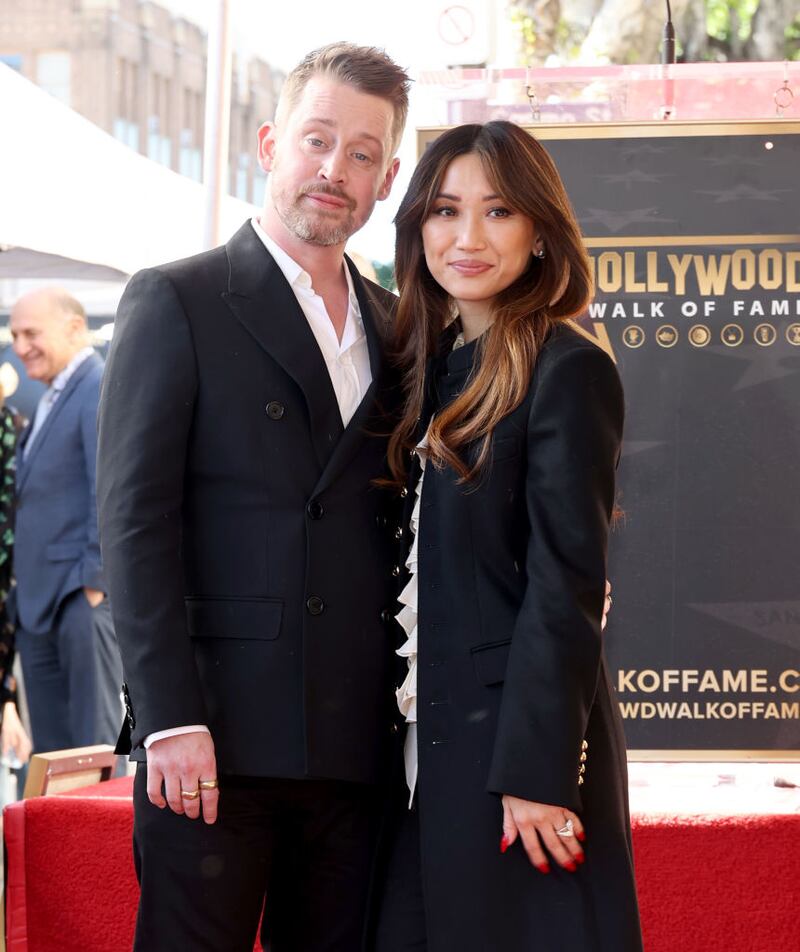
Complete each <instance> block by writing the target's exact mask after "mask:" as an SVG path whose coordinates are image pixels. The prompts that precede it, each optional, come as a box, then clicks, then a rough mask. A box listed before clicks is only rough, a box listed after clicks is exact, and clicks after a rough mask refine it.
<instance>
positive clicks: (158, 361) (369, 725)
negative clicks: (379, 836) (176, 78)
mask: <svg viewBox="0 0 800 952" xmlns="http://www.w3.org/2000/svg"><path fill="white" fill-rule="evenodd" d="M407 90H408V77H407V76H406V74H405V73H404V72H403V71H402V70H401V69H400V68H399V67H397V66H396V64H394V63H393V62H392V61H391V60H389V59H388V57H386V56H385V54H383V53H382V52H380V51H377V50H374V49H368V48H360V47H355V46H352V45H351V44H335V45H334V46H331V47H326V48H325V49H323V50H320V51H317V52H316V53H314V54H311V55H310V56H309V57H307V58H306V60H304V61H303V63H301V64H300V66H298V67H297V68H296V69H295V70H294V71H293V72H292V73H291V74H290V75H289V77H288V78H287V81H286V84H285V86H284V90H283V93H282V97H281V102H280V104H279V107H278V112H277V116H276V120H275V122H274V123H266V124H265V125H264V126H262V128H261V130H260V132H259V159H260V162H261V164H262V166H263V168H264V169H265V170H266V171H268V172H269V173H270V181H269V187H268V189H267V192H268V194H267V197H266V200H265V205H264V209H263V211H262V214H261V216H260V219H258V220H256V219H254V220H253V221H252V222H247V223H246V224H245V225H243V227H242V228H241V229H240V230H239V231H238V232H237V233H236V234H235V235H234V236H233V238H232V239H231V240H230V241H229V242H228V243H227V245H225V246H224V247H221V248H216V249H214V250H212V251H210V252H207V253H205V254H202V255H198V256H196V257H193V258H189V259H186V260H183V261H178V262H174V263H172V264H168V265H164V266H162V267H158V268H153V269H150V270H148V271H144V272H141V273H139V274H137V275H136V276H134V278H133V279H132V280H131V282H130V284H129V285H128V288H127V290H126V292H125V295H124V297H123V299H122V301H121V303H120V308H119V312H118V315H117V322H116V328H115V334H114V340H113V343H112V346H111V351H110V354H109V359H108V365H107V370H106V376H105V380H104V384H103V393H102V400H101V408H100V442H99V469H98V505H99V513H100V526H101V541H102V548H103V556H104V561H105V565H106V568H107V572H108V580H109V588H110V595H111V603H112V606H113V611H114V618H115V622H116V626H117V633H118V638H119V642H120V646H121V650H122V656H123V664H124V670H125V678H126V685H125V689H124V690H125V697H126V706H127V710H128V717H127V721H126V725H125V728H124V729H123V737H122V738H121V744H122V745H123V747H125V748H126V749H131V748H132V751H133V752H132V757H133V758H134V759H136V760H138V761H139V764H138V767H137V775H136V782H135V791H134V805H135V859H136V864H137V871H138V875H139V878H140V883H141V887H142V893H141V901H140V907H139V917H138V921H137V931H136V943H135V948H136V949H137V950H140V952H145V950H146V952H159V950H168V949H169V950H175V949H187V950H188V949H191V950H192V952H200V950H213V952H228V950H230V952H234V950H236V952H240V950H242V952H243V950H248V952H249V950H250V949H251V948H252V944H253V940H254V936H255V933H256V930H257V924H258V920H259V915H260V914H261V910H262V905H263V903H264V897H265V896H266V908H265V910H264V938H265V940H266V941H270V942H271V948H272V949H273V950H274V952H288V950H296V952H323V950H325V952H355V950H357V949H358V947H359V943H360V937H361V930H362V923H363V916H364V909H365V904H366V893H367V886H368V880H369V871H370V864H371V858H372V853H373V843H374V826H375V824H374V819H375V814H376V810H377V805H378V793H377V791H378V789H379V787H378V781H379V779H380V777H381V773H382V768H383V764H384V760H385V758H386V753H387V751H386V748H387V746H389V738H390V724H391V704H392V700H393V698H392V693H391V667H392V649H393V644H392V638H391V637H390V635H389V632H388V630H387V626H386V621H387V620H388V619H389V618H390V617H391V614H390V611H389V609H390V606H391V599H392V594H391V587H392V586H391V581H392V579H391V571H390V562H389V559H390V544H391V543H390V539H389V538H388V534H389V529H388V527H387V525H386V522H387V520H386V518H385V515H384V514H383V500H382V499H381V493H380V491H379V490H377V489H376V488H374V486H373V484H372V481H373V479H374V478H375V477H376V476H378V475H379V473H380V472H381V469H382V461H383V456H384V450H385V446H384V442H383V440H382V439H381V438H379V437H377V436H375V435H374V434H375V431H376V430H377V429H378V421H379V417H380V412H381V404H382V396H383V374H382V364H383V355H382V337H383V336H384V335H385V333H386V329H387V326H388V323H389V321H390V314H391V305H392V301H393V296H392V295H390V294H388V293H387V292H385V291H383V290H382V289H381V288H379V287H378V286H376V285H373V284H371V283H370V282H368V281H365V280H363V279H362V278H361V277H360V276H359V275H358V273H357V271H356V270H355V268H354V267H353V265H352V263H351V262H349V261H348V260H347V259H346V258H345V257H344V245H345V242H346V240H347V239H348V237H349V236H350V235H352V234H353V233H354V232H355V231H356V230H357V229H358V228H360V227H361V226H362V225H363V224H364V223H365V222H366V220H367V219H368V217H369V215H370V213H371V212H372V209H373V206H374V203H375V201H376V200H381V199H384V198H386V197H387V196H388V194H389V191H390V189H391V186H392V182H393V179H394V177H395V174H396V172H397V164H398V163H397V159H396V158H394V156H395V151H396V148H397V145H398V143H399V140H400V136H401V134H402V129H403V125H404V123H405V118H406V113H407Z"/></svg>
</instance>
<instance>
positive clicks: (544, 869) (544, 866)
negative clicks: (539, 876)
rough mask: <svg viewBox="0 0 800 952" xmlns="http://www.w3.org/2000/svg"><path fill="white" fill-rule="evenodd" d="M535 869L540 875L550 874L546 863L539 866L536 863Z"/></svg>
mask: <svg viewBox="0 0 800 952" xmlns="http://www.w3.org/2000/svg"><path fill="white" fill-rule="evenodd" d="M536 868H537V869H538V870H539V872H540V873H549V872H550V866H549V865H548V864H547V863H542V864H541V865H539V864H538V863H537V865H536Z"/></svg>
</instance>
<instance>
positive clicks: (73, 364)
mask: <svg viewBox="0 0 800 952" xmlns="http://www.w3.org/2000/svg"><path fill="white" fill-rule="evenodd" d="M93 353H94V347H84V348H83V349H82V350H79V351H78V353H77V354H75V356H74V357H73V358H72V360H71V361H70V362H69V363H68V364H67V366H66V367H64V369H63V370H62V371H61V372H60V373H57V374H56V375H55V377H53V380H52V381H51V383H50V386H49V387H48V388H47V390H45V392H44V393H43V394H42V395H41V397H40V398H39V402H38V403H37V404H36V414H35V415H34V418H33V426H32V427H31V432H30V434H29V436H28V439H27V440H26V441H25V446H24V447H23V448H22V458H23V459H27V457H28V453H30V450H31V447H32V446H33V441H34V440H35V439H36V437H37V436H38V435H39V431H40V430H41V428H42V427H43V426H44V421H45V420H46V419H47V417H48V416H49V415H50V411H51V410H52V409H53V406H54V404H55V403H56V401H57V400H58V398H59V397H60V396H61V393H62V391H63V389H64V387H66V385H67V384H68V383H69V380H70V377H71V376H72V375H73V374H74V373H75V371H76V370H77V369H78V367H80V365H81V364H82V363H83V362H84V360H87V359H88V358H89V357H91V356H92V354H93Z"/></svg>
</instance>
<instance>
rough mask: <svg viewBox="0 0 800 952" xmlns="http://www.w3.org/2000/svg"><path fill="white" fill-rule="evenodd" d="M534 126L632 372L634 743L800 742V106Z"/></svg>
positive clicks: (624, 538)
mask: <svg viewBox="0 0 800 952" xmlns="http://www.w3.org/2000/svg"><path fill="white" fill-rule="evenodd" d="M438 131H440V130H422V131H421V133H420V143H421V145H424V143H425V142H426V141H430V140H431V139H432V138H434V137H435V135H436V134H438ZM530 131H531V132H532V133H533V134H534V135H536V137H537V138H539V139H540V140H541V141H542V142H543V144H544V145H545V146H546V148H547V149H548V150H549V151H550V153H551V155H552V156H553V158H554V160H555V162H556V165H557V166H558V168H559V171H560V172H561V175H562V178H563V179H564V182H565V184H566V187H567V191H568V193H569V195H570V198H571V199H572V202H573V205H574V206H575V210H576V213H577V216H578V219H579V221H580V223H581V227H582V230H583V234H584V236H585V241H586V245H587V249H588V251H589V254H590V257H591V261H592V267H593V271H594V278H595V284H596V295H595V299H594V301H593V303H592V305H591V307H590V309H589V311H588V312H587V313H586V314H585V315H584V316H583V317H582V319H581V323H582V325H583V326H584V328H585V329H586V330H588V331H589V332H590V333H592V334H593V335H594V336H595V337H596V339H597V340H598V343H600V344H601V346H603V347H604V349H606V350H607V351H608V352H609V353H611V354H612V355H613V356H614V358H615V360H616V361H617V365H618V368H619V371H620V374H621V376H622V379H623V383H624V386H625V392H626V405H627V419H626V428H625V446H624V449H623V458H622V462H621V464H620V468H619V473H618V489H619V496H618V504H619V506H620V508H621V510H622V511H623V514H624V515H623V518H622V519H620V520H619V521H618V525H617V527H616V528H615V529H614V531H613V533H612V538H611V550H610V565H609V577H610V578H611V580H612V583H613V586H614V609H613V612H612V615H611V618H610V620H609V624H608V627H607V629H606V633H605V638H606V646H607V651H608V656H609V661H610V665H611V668H612V672H613V677H614V680H615V684H616V688H617V691H618V697H619V702H620V709H621V712H622V714H623V718H624V721H625V730H626V734H627V738H628V744H629V747H631V748H633V749H634V750H635V751H638V752H639V753H640V754H641V755H642V756H648V757H655V758H658V759H664V758H665V757H670V756H674V757H678V758H680V759H683V758H686V757H689V756H702V755H703V752H708V754H709V756H713V757H715V758H717V759H719V758H720V756H724V757H727V758H730V759H734V758H737V757H744V758H755V757H757V756H765V757H772V758H775V759H781V758H787V757H797V756H800V602H798V591H800V495H799V493H798V487H800V189H799V188H798V184H797V169H798V165H800V123H798V122H794V121H786V120H784V121H765V122H761V121H749V122H714V123H701V122H684V123H681V122H660V123H659V122H653V123H625V124H617V125H611V124H591V125H590V124H562V125H548V126H544V125H537V126H533V127H531V128H530ZM546 243H547V236H546V235H545V245H546ZM720 752H722V753H720Z"/></svg>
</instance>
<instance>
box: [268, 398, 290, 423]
mask: <svg viewBox="0 0 800 952" xmlns="http://www.w3.org/2000/svg"><path fill="white" fill-rule="evenodd" d="M285 412H286V407H284V405H283V404H282V403H279V402H278V401H277V400H270V402H269V403H268V404H267V416H268V417H269V418H270V420H280V418H281V417H282V416H283V414H284V413H285Z"/></svg>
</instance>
